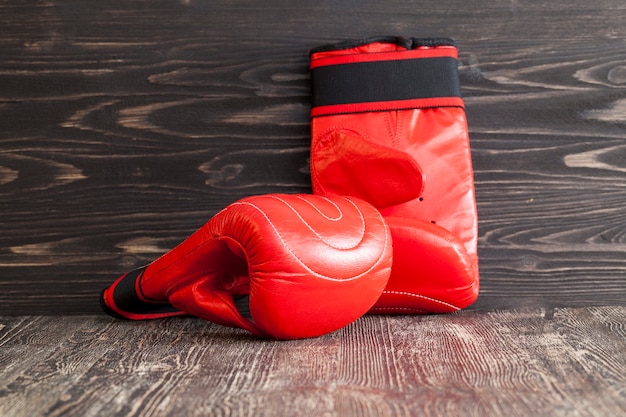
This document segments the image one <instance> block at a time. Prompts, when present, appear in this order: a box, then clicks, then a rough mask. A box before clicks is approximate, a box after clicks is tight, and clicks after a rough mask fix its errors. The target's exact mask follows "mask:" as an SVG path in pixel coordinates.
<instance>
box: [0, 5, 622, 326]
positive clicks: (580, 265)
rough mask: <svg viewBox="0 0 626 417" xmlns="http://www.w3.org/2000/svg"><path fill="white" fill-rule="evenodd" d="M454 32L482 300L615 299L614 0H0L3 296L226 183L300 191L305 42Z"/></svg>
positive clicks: (20, 302) (205, 198)
mask: <svg viewBox="0 0 626 417" xmlns="http://www.w3.org/2000/svg"><path fill="white" fill-rule="evenodd" d="M388 34H389V35H404V36H421V37H430V36H450V37H454V38H455V39H456V40H457V42H458V44H459V47H460V62H461V67H460V73H461V81H462V88H463V94H464V98H465V100H466V105H467V113H468V119H469V125H470V137H471V144H472V155H473V162H474V169H475V179H476V194H477V200H478V209H479V233H480V241H479V255H480V270H481V278H482V289H481V295H480V298H479V301H477V302H476V304H475V305H473V306H472V307H470V308H471V309H475V310H492V309H507V308H520V307H578V306H600V305H626V279H625V278H626V3H624V1H623V0H610V1H608V0H607V1H602V2H589V1H586V0H585V1H583V0H576V1H565V0H558V1H550V2H537V1H531V0H527V1H499V0H498V1H471V2H470V1H465V0H456V1H438V2H430V1H400V0H398V1H396V0H388V1H385V2H380V1H379V2H376V1H362V0H359V1H356V0H352V1H343V2H332V1H316V2H295V1H293V2H289V1H281V0H269V1H268V0H264V1H233V0H223V1H205V2H202V1H199V0H180V1H166V0H152V1H101V0H97V1H96V0H81V1H45V2H44V1H29V2H21V1H20V2H18V1H8V2H2V3H0V144H1V146H0V315H14V314H84V313H87V314H91V313H98V312H99V311H100V310H99V306H98V295H99V292H100V290H101V289H102V288H103V287H105V286H106V285H108V284H109V283H110V282H112V280H113V279H115V278H116V277H117V276H118V275H119V274H121V273H123V272H125V271H127V270H129V269H132V268H134V267H136V266H140V265H142V264H145V263H147V262H149V261H150V260H152V259H154V258H155V257H157V256H158V255H159V254H161V253H163V252H165V251H166V250H168V249H169V248H171V247H173V246H174V245H175V244H177V243H178V242H179V241H181V240H182V239H184V238H185V237H186V236H188V235H189V234H190V233H191V232H193V231H194V230H195V229H196V228H198V227H199V226H201V225H202V224H203V223H204V222H205V221H206V220H207V219H208V218H209V217H210V216H211V215H212V214H214V213H215V212H216V211H218V210H219V209H221V208H222V207H224V206H225V205H226V204H228V203H230V202H232V201H235V200H237V199H239V198H241V197H244V196H247V195H251V194H261V193H268V192H287V193H295V192H310V177H309V173H308V151H309V149H308V146H309V136H308V132H309V124H308V123H309V118H308V111H309V103H310V91H309V75H308V67H307V66H308V50H309V49H310V48H312V47H315V46H317V45H320V44H324V43H329V42H336V41H340V40H345V39H352V38H360V37H365V36H372V35H388Z"/></svg>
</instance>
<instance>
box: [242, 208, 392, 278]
mask: <svg viewBox="0 0 626 417" xmlns="http://www.w3.org/2000/svg"><path fill="white" fill-rule="evenodd" d="M271 197H273V196H271ZM278 200H280V199H278ZM344 200H346V201H348V202H350V203H351V204H352V205H353V206H354V207H355V209H356V210H357V211H358V212H359V214H360V215H361V218H362V219H363V213H362V212H361V210H360V209H359V207H358V206H357V205H356V204H355V203H354V202H353V201H352V200H350V199H349V198H345V197H344ZM283 203H285V204H287V203H286V202H285V201H283ZM234 205H248V206H250V207H253V208H254V209H256V210H258V211H259V212H260V213H261V215H263V217H265V220H267V222H268V223H269V224H270V226H271V227H272V229H274V232H275V233H276V236H277V237H278V239H280V242H281V243H282V245H283V247H284V248H285V249H286V250H287V251H288V252H289V253H290V254H291V255H292V256H293V257H294V258H295V259H296V260H297V261H298V262H299V263H300V265H301V266H302V267H303V268H304V269H306V270H307V271H308V272H309V273H311V274H312V275H314V276H316V277H318V278H321V279H324V280H327V281H336V282H346V281H353V280H356V279H359V278H361V277H363V276H365V275H367V274H369V273H370V272H371V271H372V270H374V269H375V268H376V267H377V266H378V264H380V263H381V262H382V261H383V256H384V254H385V252H386V251H385V249H383V250H382V251H381V253H380V256H379V257H378V259H377V260H376V262H374V263H373V264H372V265H371V266H370V267H369V268H368V269H367V270H366V271H364V272H362V273H360V274H358V275H355V276H353V277H350V278H332V277H330V276H327V275H322V274H320V273H319V272H315V271H313V270H312V269H311V268H310V267H309V266H308V265H307V264H306V263H305V262H304V261H303V260H302V259H300V258H299V257H298V256H297V255H296V254H295V253H293V251H292V250H291V248H290V247H289V246H288V245H287V244H286V243H285V241H284V240H283V238H282V236H281V235H280V233H279V232H278V229H277V228H276V226H275V225H274V223H273V222H272V221H271V220H270V218H269V217H268V216H267V214H266V213H265V212H264V211H263V210H262V209H261V208H260V207H258V206H257V205H255V204H253V203H250V202H249V201H244V202H236V203H233V204H232V206H234ZM290 207H291V206H290ZM291 208H292V210H294V209H293V207H291ZM294 211H295V210H294ZM296 214H297V212H296ZM299 217H300V216H299ZM300 218H302V217H300ZM378 218H379V220H380V221H381V222H382V224H383V225H384V227H385V229H387V224H386V223H384V221H383V220H382V215H380V213H378ZM363 221H364V220H363ZM309 229H310V227H309ZM311 230H312V229H311ZM312 231H313V230H312ZM313 232H314V233H315V231H313ZM388 240H389V233H385V242H384V245H383V248H386V247H387V245H388ZM322 241H324V240H323V239H322ZM324 243H326V242H325V241H324Z"/></svg>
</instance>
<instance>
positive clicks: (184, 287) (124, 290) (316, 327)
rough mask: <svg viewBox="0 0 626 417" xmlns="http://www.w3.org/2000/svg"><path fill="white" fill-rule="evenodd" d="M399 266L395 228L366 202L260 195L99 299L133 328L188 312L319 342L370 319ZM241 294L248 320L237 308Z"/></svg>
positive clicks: (266, 333)
mask: <svg viewBox="0 0 626 417" xmlns="http://www.w3.org/2000/svg"><path fill="white" fill-rule="evenodd" d="M391 262H392V248H391V236H390V234H389V229H388V228H387V226H386V224H385V221H384V220H383V218H382V216H381V215H380V213H379V212H378V210H376V209H375V208H374V207H373V206H371V205H370V204H368V203H366V202H364V201H361V200H358V199H353V198H346V197H339V196H332V197H330V198H325V197H322V196H315V195H305V194H302V195H298V194H295V195H282V194H269V195H264V196H254V197H248V198H244V199H242V200H239V201H238V202H235V203H233V204H231V205H229V206H228V207H226V208H225V209H224V210H222V211H221V212H219V213H218V214H216V215H215V216H214V217H213V218H211V219H210V220H209V221H208V222H207V223H206V224H205V225H204V226H202V227H201V228H200V229H198V230H197V231H196V232H195V233H193V234H192V235H191V236H190V237H189V238H187V239H186V240H185V241H183V242H182V243H181V244H180V245H178V246H177V247H175V248H174V249H172V250H171V251H169V252H167V253H166V254H164V255H163V256H161V257H160V258H158V259H157V260H155V261H154V262H152V263H151V264H149V265H148V266H146V267H144V268H140V269H138V270H135V271H132V272H129V273H127V274H124V275H122V276H121V277H119V278H118V279H117V280H116V281H115V282H114V283H113V284H112V285H111V286H109V287H108V288H107V289H105V290H104V292H103V294H102V298H101V301H102V306H103V308H104V310H105V311H106V312H107V313H109V314H111V315H114V316H116V317H121V318H126V319H131V320H142V319H152V318H159V317H167V316H172V315H179V314H184V313H188V314H192V315H195V316H198V317H201V318H204V319H206V320H209V321H212V322H215V323H218V324H222V325H226V326H232V327H240V328H243V329H246V330H248V331H250V332H251V333H253V334H255V335H257V336H261V337H272V338H277V339H297V338H305V337H313V336H319V335H322V334H325V333H328V332H331V331H335V330H338V329H339V328H341V327H343V326H346V325H348V324H350V323H351V322H353V321H354V320H356V319H358V318H359V317H360V316H362V315H363V314H365V313H366V312H367V311H368V310H369V309H370V308H371V307H372V305H373V304H374V303H375V302H376V300H377V299H378V297H379V296H380V294H381V293H382V291H383V289H384V288H385V285H386V283H387V281H388V279H389V274H390V272H391ZM354 294H359V297H358V298H354V296H353V295H354ZM243 295H249V310H250V316H251V318H250V319H249V318H246V317H244V316H243V315H242V314H241V312H240V311H239V310H238V308H237V306H236V305H235V302H234V297H237V296H243Z"/></svg>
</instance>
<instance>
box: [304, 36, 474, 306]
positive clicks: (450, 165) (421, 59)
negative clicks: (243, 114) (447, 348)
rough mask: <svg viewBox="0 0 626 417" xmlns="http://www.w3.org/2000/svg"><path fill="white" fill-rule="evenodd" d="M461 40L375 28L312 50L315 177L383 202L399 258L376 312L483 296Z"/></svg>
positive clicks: (328, 189) (334, 188)
mask: <svg viewBox="0 0 626 417" xmlns="http://www.w3.org/2000/svg"><path fill="white" fill-rule="evenodd" d="M457 65H458V63H457V48H456V46H455V44H454V41H452V40H450V39H405V38H398V37H384V38H373V39H367V40H364V41H359V42H345V43H340V44H335V45H327V46H323V47H320V48H316V49H314V50H313V51H312V53H311V63H310V67H311V78H312V87H313V90H312V94H313V106H312V110H311V116H312V121H311V133H312V142H311V178H312V183H313V191H314V193H315V194H319V195H331V194H339V195H351V196H357V197H360V198H363V199H365V200H366V201H368V202H370V203H372V204H373V205H374V206H376V207H377V208H379V209H380V210H381V212H382V214H383V215H384V216H385V218H386V220H387V221H388V224H389V226H390V228H391V231H392V237H393V240H394V264H393V268H392V275H391V278H390V281H389V284H388V287H387V289H386V290H385V292H384V294H383V296H382V297H381V299H380V300H379V302H378V303H377V304H376V305H375V306H374V309H373V310H372V311H373V312H389V313H394V312H397V313H402V312H406V313H411V312H414V313H427V312H450V311H455V310H458V309H460V308H463V307H466V306H468V305H469V304H471V303H472V302H473V301H474V300H475V299H476V297H477V296H478V287H479V278H478V256H477V248H476V247H477V215H476V200H475V196H474V180H473V171H472V163H471V155H470V148H469V137H468V132H467V121H466V117H465V111H464V103H463V100H462V99H461V96H460V83H459V78H458V70H457Z"/></svg>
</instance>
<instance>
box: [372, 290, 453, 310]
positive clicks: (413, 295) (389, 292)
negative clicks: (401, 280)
mask: <svg viewBox="0 0 626 417" xmlns="http://www.w3.org/2000/svg"><path fill="white" fill-rule="evenodd" d="M383 294H393V295H408V296H409V297H415V298H420V299H423V300H428V301H433V302H435V303H439V304H442V305H444V306H446V307H450V308H453V309H455V310H460V309H461V308H460V307H457V306H455V305H453V304H450V303H446V302H445V301H441V300H437V299H436V298H431V297H426V296H425V295H420V294H414V293H410V292H405V291H383Z"/></svg>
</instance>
